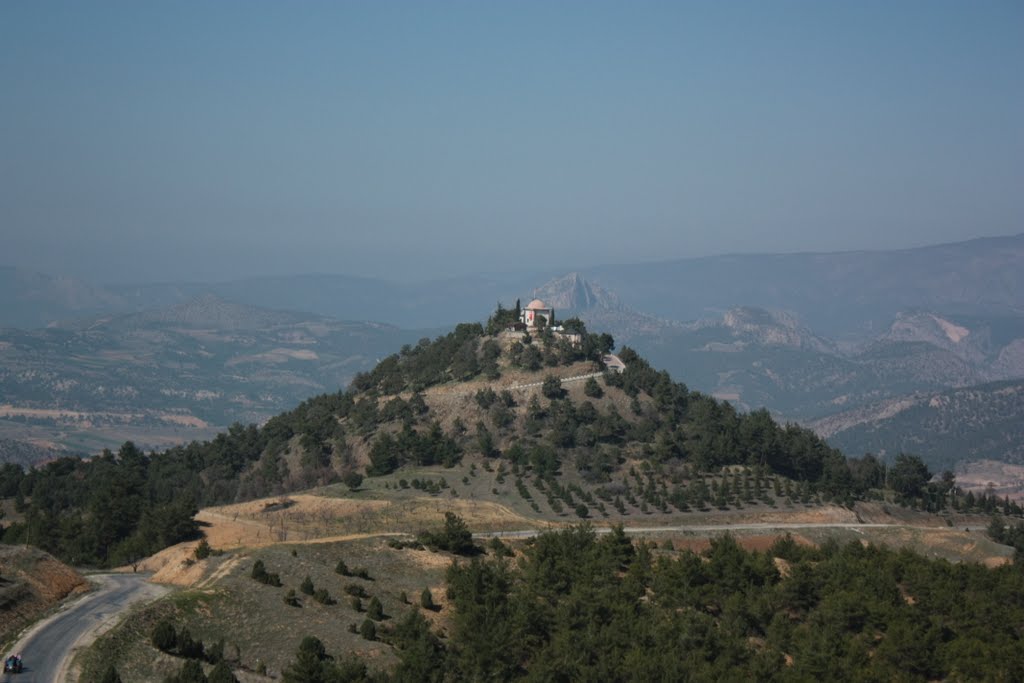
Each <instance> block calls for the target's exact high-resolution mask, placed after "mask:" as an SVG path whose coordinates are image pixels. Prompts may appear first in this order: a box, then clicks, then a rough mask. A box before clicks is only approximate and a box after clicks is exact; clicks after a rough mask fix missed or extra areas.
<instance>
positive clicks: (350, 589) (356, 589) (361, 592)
mask: <svg viewBox="0 0 1024 683" xmlns="http://www.w3.org/2000/svg"><path fill="white" fill-rule="evenodd" d="M344 590H345V592H346V593H348V594H349V595H354V596H355V597H357V598H368V597H370V594H369V593H367V592H366V589H365V588H363V587H362V586H360V585H359V584H358V583H349V584H345V588H344Z"/></svg>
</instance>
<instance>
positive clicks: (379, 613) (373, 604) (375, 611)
mask: <svg viewBox="0 0 1024 683" xmlns="http://www.w3.org/2000/svg"><path fill="white" fill-rule="evenodd" d="M366 616H368V617H369V618H370V619H373V620H374V621H380V620H381V619H383V618H384V606H383V605H382V604H380V600H378V599H377V596H374V597H373V598H371V599H370V604H369V605H367V607H366Z"/></svg>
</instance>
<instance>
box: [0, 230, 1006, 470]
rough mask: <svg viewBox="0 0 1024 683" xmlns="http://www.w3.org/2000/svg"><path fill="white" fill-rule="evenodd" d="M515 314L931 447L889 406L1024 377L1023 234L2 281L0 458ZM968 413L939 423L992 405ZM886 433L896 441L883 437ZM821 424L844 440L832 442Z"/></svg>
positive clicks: (350, 369) (284, 388)
mask: <svg viewBox="0 0 1024 683" xmlns="http://www.w3.org/2000/svg"><path fill="white" fill-rule="evenodd" d="M537 283H544V284H542V285H541V286H540V287H537ZM527 297H539V298H541V299H543V300H545V301H546V302H547V303H549V304H550V305H552V306H553V307H554V308H555V310H556V316H557V317H558V318H559V319H564V318H566V317H570V316H574V315H575V316H579V317H581V318H582V319H583V320H584V321H585V322H587V324H588V326H589V327H590V329H592V330H595V331H607V332H610V333H611V334H613V336H614V337H615V339H616V341H617V342H618V343H619V344H620V345H622V344H628V345H630V346H633V347H635V348H636V349H637V350H638V351H640V353H641V354H642V355H644V356H645V357H647V358H648V359H650V360H651V362H652V363H653V364H654V365H655V366H656V367H659V368H664V369H666V370H668V371H669V372H670V373H671V374H672V375H673V376H675V377H677V378H679V379H680V380H682V381H684V382H686V383H687V384H688V385H689V386H690V387H691V388H692V389H698V390H700V391H703V392H706V393H709V394H713V395H715V396H718V397H720V398H725V399H728V400H730V401H731V402H732V403H734V404H735V405H736V406H737V407H739V408H741V409H754V408H759V407H762V406H766V407H768V408H769V409H770V410H771V411H772V412H773V413H774V414H775V415H776V416H778V417H780V418H783V419H791V420H799V421H802V422H805V423H811V424H814V425H816V427H817V428H819V429H823V430H826V431H823V433H827V434H829V435H830V437H831V438H832V439H833V440H835V441H836V443H839V444H840V445H844V446H847V447H849V448H852V449H854V452H858V451H859V450H861V449H866V448H870V449H872V450H878V451H884V452H894V449H897V450H898V449H899V448H901V447H903V446H906V445H913V444H914V443H921V444H925V445H927V444H929V443H930V441H929V440H928V435H927V434H924V433H923V432H925V431H927V430H929V429H931V427H929V426H928V425H929V424H931V423H929V422H928V421H927V420H926V419H925V418H924V417H923V416H924V413H922V412H920V411H917V412H915V410H910V409H906V410H900V411H897V413H893V414H890V412H891V406H894V405H896V406H900V405H911V404H913V405H915V406H916V405H918V404H919V399H920V397H921V396H936V395H944V394H943V392H947V391H960V390H966V389H967V388H970V387H979V388H978V389H977V390H976V393H975V394H970V395H972V396H978V397H987V396H989V390H988V388H986V387H988V386H990V383H992V382H1000V381H1007V380H1018V379H1021V378H1024V235H1018V236H1014V237H1005V238H986V239H979V240H972V241H969V242H961V243H957V244H947V245H939V246H933V247H924V248H920V249H907V250H900V251H886V252H845V253H834V254H783V255H740V256H720V257H708V258H700V259H685V260H677V261H666V262H661V263H652V264H636V265H607V266H600V267H596V268H589V269H584V270H581V271H576V272H571V273H569V274H564V273H562V274H556V273H544V272H537V271H528V272H522V273H514V274H492V275H487V276H475V277H457V278H452V279H449V280H445V281H433V282H424V283H414V284H408V283H396V282H389V281H384V280H373V279H366V278H355V277H348V276H343V275H298V276H294V277H274V278H251V279H248V280H243V281H232V282H222V283H213V284H201V283H169V284H144V285H132V286H127V285H117V286H113V285H107V286H101V285H95V284H89V283H84V282H81V281H78V280H74V279H71V278H64V277H54V276H47V275H40V274H35V273H28V272H25V271H22V270H19V269H14V268H0V325H6V326H7V327H8V328H18V329H2V330H0V395H2V397H3V400H0V404H16V407H17V408H19V410H20V412H19V411H18V410H12V409H6V411H7V414H6V418H5V417H4V416H2V415H0V438H4V437H7V438H13V436H12V434H11V432H10V431H8V430H5V429H4V424H7V425H8V426H10V424H11V422H12V421H15V422H18V424H20V425H26V424H28V425H32V424H35V422H33V420H35V421H36V422H39V421H40V420H42V421H45V420H52V419H53V418H52V413H49V412H45V411H70V412H69V414H72V413H75V414H77V413H79V412H81V413H89V414H91V415H92V418H91V422H90V424H91V425H92V426H93V427H95V425H97V424H102V423H104V421H108V422H109V421H111V420H115V421H116V419H122V418H114V417H111V416H113V415H118V416H123V415H125V414H128V413H129V412H131V411H132V410H135V411H136V412H138V413H139V414H140V415H143V416H144V417H142V418H139V419H141V420H142V421H143V422H146V423H148V424H156V425H159V424H166V422H167V421H168V420H170V421H171V422H172V423H174V421H177V423H181V421H182V420H186V421H187V420H188V419H192V418H194V419H195V420H197V421H198V422H199V423H202V424H208V425H211V426H223V425H225V424H227V423H229V422H231V421H234V420H240V421H243V422H247V421H252V420H257V421H258V420H260V419H262V418H264V417H266V416H268V415H271V414H274V413H276V412H279V411H281V410H284V409H286V408H288V407H290V406H291V405H294V404H295V403H297V402H299V401H301V400H303V399H304V398H306V397H308V396H311V395H313V394H316V393H320V392H322V391H330V390H333V389H334V388H337V387H340V386H343V385H344V384H345V383H347V381H348V380H349V379H350V378H351V377H352V376H353V375H354V373H355V372H357V371H359V370H365V369H368V368H370V367H372V365H373V363H374V362H375V361H376V359H378V358H380V357H383V356H384V355H387V354H388V353H391V352H393V351H395V350H397V349H398V348H399V347H400V346H401V345H402V344H404V343H410V342H414V341H416V340H417V339H419V338H420V337H422V336H424V335H425V334H426V335H429V334H430V333H429V332H426V333H424V332H415V331H409V330H416V329H421V330H422V329H426V330H431V329H433V330H439V329H443V328H446V327H448V326H450V325H452V324H453V323H457V322H462V321H466V320H483V319H485V318H486V317H487V315H489V314H490V313H491V312H492V311H493V310H494V308H495V305H496V303H497V302H498V301H501V302H504V303H505V304H506V305H511V304H512V303H513V302H514V301H515V300H516V299H517V298H518V299H523V300H524V301H525V299H526V298H527ZM344 320H349V321H386V323H384V322H342V321H344ZM43 326H47V327H45V328H44V327H43ZM966 395H967V394H964V395H959V394H958V396H961V399H958V400H957V401H955V402H953V403H952V404H951V405H957V406H960V408H959V409H960V410H964V411H967V412H970V413H972V414H978V411H979V410H981V409H980V408H977V407H971V406H976V405H994V404H992V402H991V401H989V400H988V399H985V400H983V401H981V399H980V398H979V401H981V402H980V403H977V404H975V403H971V402H969V401H966V399H962V396H966ZM886 406H889V407H888V408H887V407H886ZM3 410H5V408H4V407H3V406H0V412H2V411H3ZM32 410H40V411H44V412H43V413H38V412H37V413H33V412H31V411H32ZM26 411H28V412H26ZM864 411H867V412H864ZM872 411H875V412H872ZM871 415H874V417H870V416H871ZM878 415H883V416H885V417H878ZM897 415H898V422H892V423H891V424H895V425H897V426H896V427H892V428H890V427H889V426H887V425H889V424H890V423H888V422H886V423H884V424H883V422H882V420H889V419H890V418H894V419H895V416H897ZM916 415H921V418H920V419H918V420H917V422H914V421H913V420H912V419H911V418H913V417H914V416H916ZM41 416H42V417H41ZM185 416H188V417H185ZM836 416H844V417H836ZM864 416H868V417H864ZM833 417H835V419H837V420H840V422H841V423H842V424H847V423H849V426H847V427H844V428H843V429H841V430H840V429H836V430H834V431H827V429H831V428H826V427H824V425H830V424H837V423H834V422H829V420H830V419H832V418H833ZM1020 418H1021V422H1024V415H1021V416H1020ZM76 419H78V421H79V422H80V423H81V422H82V420H86V421H90V418H82V417H77V418H76ZM971 419H972V421H973V422H976V423H979V424H980V423H981V422H980V421H979V420H978V419H975V418H971ZM851 420H852V422H851ZM858 420H860V421H859V422H858ZM59 421H60V420H57V422H59ZM1011 421H1012V420H1011V419H1009V418H1008V419H1007V420H1006V421H1004V422H1000V423H999V424H998V425H995V426H988V427H985V429H986V430H987V431H986V433H987V434H990V435H991V434H1002V435H1003V437H998V436H997V437H994V438H993V439H989V440H987V441H985V443H986V444H989V445H987V446H985V447H984V448H981V449H980V452H978V453H977V455H979V456H982V457H989V458H993V459H1004V458H1007V457H1016V456H1015V455H1013V454H1014V453H1016V450H1015V449H1017V447H1018V443H1017V441H1014V439H1016V438H1017V437H1016V436H1014V433H1013V431H1012V430H1010V429H1008V428H1007V427H1005V425H1009V424H1010V422H1011ZM897 432H898V433H899V435H901V436H906V439H904V440H899V439H897V438H896V436H897ZM937 433H940V432H937ZM16 435H17V430H15V433H14V436H16ZM918 435H919V436H918ZM35 436H36V439H35V441H36V443H42V444H45V443H48V442H49V441H50V440H51V436H54V435H53V434H51V433H46V434H43V435H39V434H36V435H35ZM59 436H60V435H59V434H56V437H59ZM179 438H180V436H179ZM1000 438H1003V439H1004V441H1006V440H1009V442H1008V445H1006V446H1005V447H1001V446H1000V444H1001V443H1003V442H1001V441H1000ZM65 441H66V440H65ZM954 441H955V440H951V441H950V442H954ZM898 444H903V446H901V445H898ZM77 445H79V446H81V447H84V448H88V447H89V445H90V444H87V443H86V444H77ZM978 450H979V449H965V450H964V452H965V453H967V452H970V453H971V454H972V457H973V454H975V451H978ZM936 452H937V453H939V452H945V451H944V450H942V449H939V450H937V451H936ZM942 457H943V458H945V457H946V456H944V455H943V456H942Z"/></svg>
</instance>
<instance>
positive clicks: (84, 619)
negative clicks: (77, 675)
mask: <svg viewBox="0 0 1024 683" xmlns="http://www.w3.org/2000/svg"><path fill="white" fill-rule="evenodd" d="M89 578H90V580H91V581H92V582H93V584H94V585H95V586H96V588H95V590H93V591H92V592H91V593H88V594H86V595H85V596H83V597H81V598H79V599H78V600H74V601H72V602H70V603H68V604H66V605H65V606H64V607H62V608H61V609H60V611H58V612H57V613H56V614H54V615H52V616H50V617H48V618H46V619H44V620H43V621H41V622H40V623H38V624H36V626H34V627H33V628H32V629H31V630H30V631H29V632H28V633H26V634H25V635H24V636H23V637H22V638H21V640H19V641H18V643H17V644H16V645H15V646H14V648H13V651H14V652H20V653H21V656H22V660H23V661H24V664H25V669H24V671H22V673H20V674H3V678H0V681H3V682H4V683H65V681H67V680H68V679H69V665H70V663H71V657H72V655H73V654H74V650H75V647H76V646H82V645H85V644H87V643H89V642H92V640H93V639H94V638H95V637H96V636H97V635H99V633H101V632H102V631H104V630H106V629H107V628H109V627H110V626H112V625H113V624H114V623H115V622H116V621H117V619H118V618H119V616H120V615H121V612H122V611H124V610H125V609H127V608H128V607H129V606H130V605H132V604H133V603H136V602H144V601H147V600H152V599H154V598H156V597H159V596H160V595H162V594H163V593H164V592H166V591H167V589H166V588H163V587H161V586H157V585H155V584H151V583H147V582H146V579H147V578H148V575H144V574H97V575H94V576H90V577H89ZM10 654H11V653H10V652H5V653H3V656H4V658H6V657H7V656H9V655H10Z"/></svg>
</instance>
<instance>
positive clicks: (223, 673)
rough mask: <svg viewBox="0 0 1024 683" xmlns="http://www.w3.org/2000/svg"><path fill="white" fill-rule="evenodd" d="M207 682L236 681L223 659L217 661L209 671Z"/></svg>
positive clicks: (232, 682) (226, 682)
mask: <svg viewBox="0 0 1024 683" xmlns="http://www.w3.org/2000/svg"><path fill="white" fill-rule="evenodd" d="M208 680H209V683H238V679H237V678H235V674H234V672H233V671H231V667H230V666H228V663H227V662H225V661H223V660H222V661H220V662H217V665H216V666H215V667H213V669H212V670H211V671H210V676H209V677H208Z"/></svg>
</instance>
